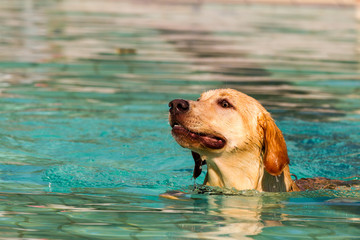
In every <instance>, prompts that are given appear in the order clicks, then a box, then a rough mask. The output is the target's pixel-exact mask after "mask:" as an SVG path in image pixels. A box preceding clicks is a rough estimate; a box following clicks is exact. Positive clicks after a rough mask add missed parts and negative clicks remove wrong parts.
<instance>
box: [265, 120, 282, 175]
mask: <svg viewBox="0 0 360 240" xmlns="http://www.w3.org/2000/svg"><path fill="white" fill-rule="evenodd" d="M260 125H261V127H262V129H263V132H264V140H263V149H264V155H263V164H264V166H265V170H266V171H267V172H268V173H270V174H271V175H273V176H278V175H280V174H281V173H282V171H283V169H284V168H285V167H286V165H288V164H289V157H288V154H287V149H286V143H285V139H284V137H283V135H282V133H281V131H280V129H279V128H278V127H277V126H276V124H275V122H274V120H273V119H272V118H271V116H270V114H264V115H263V118H262V119H261V121H260Z"/></svg>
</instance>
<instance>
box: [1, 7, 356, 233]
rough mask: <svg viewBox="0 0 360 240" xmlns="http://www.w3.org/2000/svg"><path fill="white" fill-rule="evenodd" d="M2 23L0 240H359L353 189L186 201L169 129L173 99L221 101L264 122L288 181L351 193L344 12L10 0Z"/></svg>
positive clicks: (184, 172) (230, 194) (349, 66)
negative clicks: (243, 98) (251, 107)
mask: <svg viewBox="0 0 360 240" xmlns="http://www.w3.org/2000/svg"><path fill="white" fill-rule="evenodd" d="M0 13H1V14H0V21H1V23H2V24H1V25H0V113H1V114H0V119H1V125H0V155H1V160H0V171H1V176H0V222H1V224H0V231H1V237H2V238H15V239H16V238H18V239H23V238H33V239H44V238H45V239H46V238H47V239H74V238H76V239H82V238H83V239H173V238H178V239H200V238H203V239H246V238H247V239H356V238H358V236H360V230H359V229H360V228H359V226H360V192H359V190H358V189H353V190H341V191H331V190H328V191H316V192H303V193H285V194H284V193H282V194H276V193H272V194H266V193H257V192H252V191H250V192H234V191H231V190H227V191H226V192H225V193H224V194H220V195H219V194H214V193H219V192H216V190H215V192H212V193H211V192H210V193H207V194H197V193H196V192H195V191H193V189H194V181H193V179H191V176H192V168H193V161H192V159H191V155H190V152H189V151H188V150H186V149H182V148H181V147H179V146H178V145H177V144H176V143H175V141H174V140H173V139H172V137H171V135H170V127H169V126H168V121H167V111H168V107H167V103H168V102H169V101H170V100H172V99H175V98H186V99H196V98H198V96H199V94H200V93H201V92H203V91H206V90H209V89H214V88H224V87H231V88H235V89H238V90H240V91H242V92H244V93H247V94H249V95H251V96H253V97H255V98H256V99H258V100H259V101H260V102H261V103H262V104H263V105H264V106H265V107H266V108H267V109H268V110H269V111H270V112H271V113H272V115H273V117H274V118H275V119H276V121H277V124H278V126H279V127H280V128H281V130H282V131H283V133H284V135H285V138H286V140H287V145H288V151H289V156H290V158H291V171H292V172H293V173H295V174H296V175H297V176H298V177H314V176H326V177H331V178H337V179H349V180H350V179H358V178H359V177H358V176H359V175H360V173H359V167H360V161H359V147H360V137H359V136H360V127H359V119H360V111H359V106H360V98H359V96H360V94H359V93H360V81H359V74H360V72H359V55H358V54H359V52H358V49H359V47H358V30H357V29H358V26H357V23H356V21H355V19H354V12H353V9H350V8H339V7H310V6H280V5H275V6H271V5H255V4H251V5H243V4H239V5H237V4H232V5H229V4H216V3H206V4H205V3H204V4H156V3H154V4H149V3H147V2H143V1H118V2H115V1H86V2H85V1H77V2H75V3H74V1H67V0H63V1H31V0H25V1H20V0H13V1H3V3H2V4H0ZM203 178H204V173H203V174H202V175H201V176H200V177H199V178H198V179H197V181H196V182H197V184H201V182H202V180H203ZM169 190H180V191H185V192H187V193H189V194H188V195H187V196H186V197H185V198H184V199H182V201H174V200H169V199H163V198H159V194H161V193H164V192H166V191H169Z"/></svg>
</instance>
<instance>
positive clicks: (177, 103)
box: [169, 99, 190, 114]
mask: <svg viewBox="0 0 360 240" xmlns="http://www.w3.org/2000/svg"><path fill="white" fill-rule="evenodd" d="M169 107H170V109H169V112H170V113H171V114H176V113H177V114H178V113H185V112H187V111H189V109H190V104H189V102H188V101H186V100H184V99H175V100H172V101H171V102H169Z"/></svg>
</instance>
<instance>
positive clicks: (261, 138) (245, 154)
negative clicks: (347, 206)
mask: <svg viewBox="0 0 360 240" xmlns="http://www.w3.org/2000/svg"><path fill="white" fill-rule="evenodd" d="M221 99H226V100H227V101H229V102H230V103H231V104H232V108H227V109H224V108H223V107H221V106H219V104H218V103H219V101H221ZM189 104H190V108H189V111H187V112H186V113H183V114H179V115H177V116H174V115H171V114H170V122H171V121H177V122H180V123H181V124H182V125H183V126H185V127H186V128H187V129H189V130H191V131H194V132H200V133H206V134H211V135H215V136H222V137H223V138H225V139H226V145H225V147H224V148H222V149H209V148H206V147H205V146H203V145H202V144H201V143H198V142H196V141H193V140H192V139H189V138H188V137H186V136H174V138H175V139H176V141H177V142H178V143H179V144H180V145H181V146H183V147H185V148H189V149H191V151H192V152H193V157H194V160H195V168H194V174H193V176H194V178H196V177H198V176H199V175H200V173H201V170H202V165H203V164H204V163H206V164H207V170H208V172H207V174H206V177H205V181H204V184H205V185H209V186H218V187H225V188H235V189H238V190H245V189H256V190H259V191H270V192H274V191H276V192H284V191H298V190H299V189H298V187H297V186H296V184H295V183H294V181H293V180H292V178H291V176H290V171H289V166H288V164H289V157H288V154H287V149H286V143H285V140H284V137H283V135H282V133H281V131H280V129H279V128H278V127H277V126H276V124H275V122H274V120H273V119H272V118H271V116H270V114H269V113H268V112H267V111H266V110H265V108H264V107H263V106H262V105H261V104H260V103H259V102H258V101H256V100H255V99H254V98H252V97H250V96H247V95H246V94H243V93H241V92H239V91H236V90H233V89H217V90H211V91H208V92H205V93H203V94H202V95H201V97H200V98H199V100H198V101H189ZM175 118H176V119H175ZM205 160H206V161H205Z"/></svg>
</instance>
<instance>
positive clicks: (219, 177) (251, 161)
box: [204, 152, 264, 190]
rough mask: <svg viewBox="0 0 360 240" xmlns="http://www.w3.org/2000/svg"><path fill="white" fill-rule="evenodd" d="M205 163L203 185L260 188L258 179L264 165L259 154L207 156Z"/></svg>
mask: <svg viewBox="0 0 360 240" xmlns="http://www.w3.org/2000/svg"><path fill="white" fill-rule="evenodd" d="M239 159H241V161H239ZM206 163H207V175H206V178H205V182H204V184H205V185H209V186H218V187H225V188H236V189H237V190H245V189H257V190H262V189H260V188H261V184H260V183H259V179H261V178H262V175H263V169H264V167H263V166H262V163H261V156H260V155H259V154H253V153H250V152H239V153H237V154H228V155H226V154H222V155H220V156H207V157H206Z"/></svg>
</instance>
